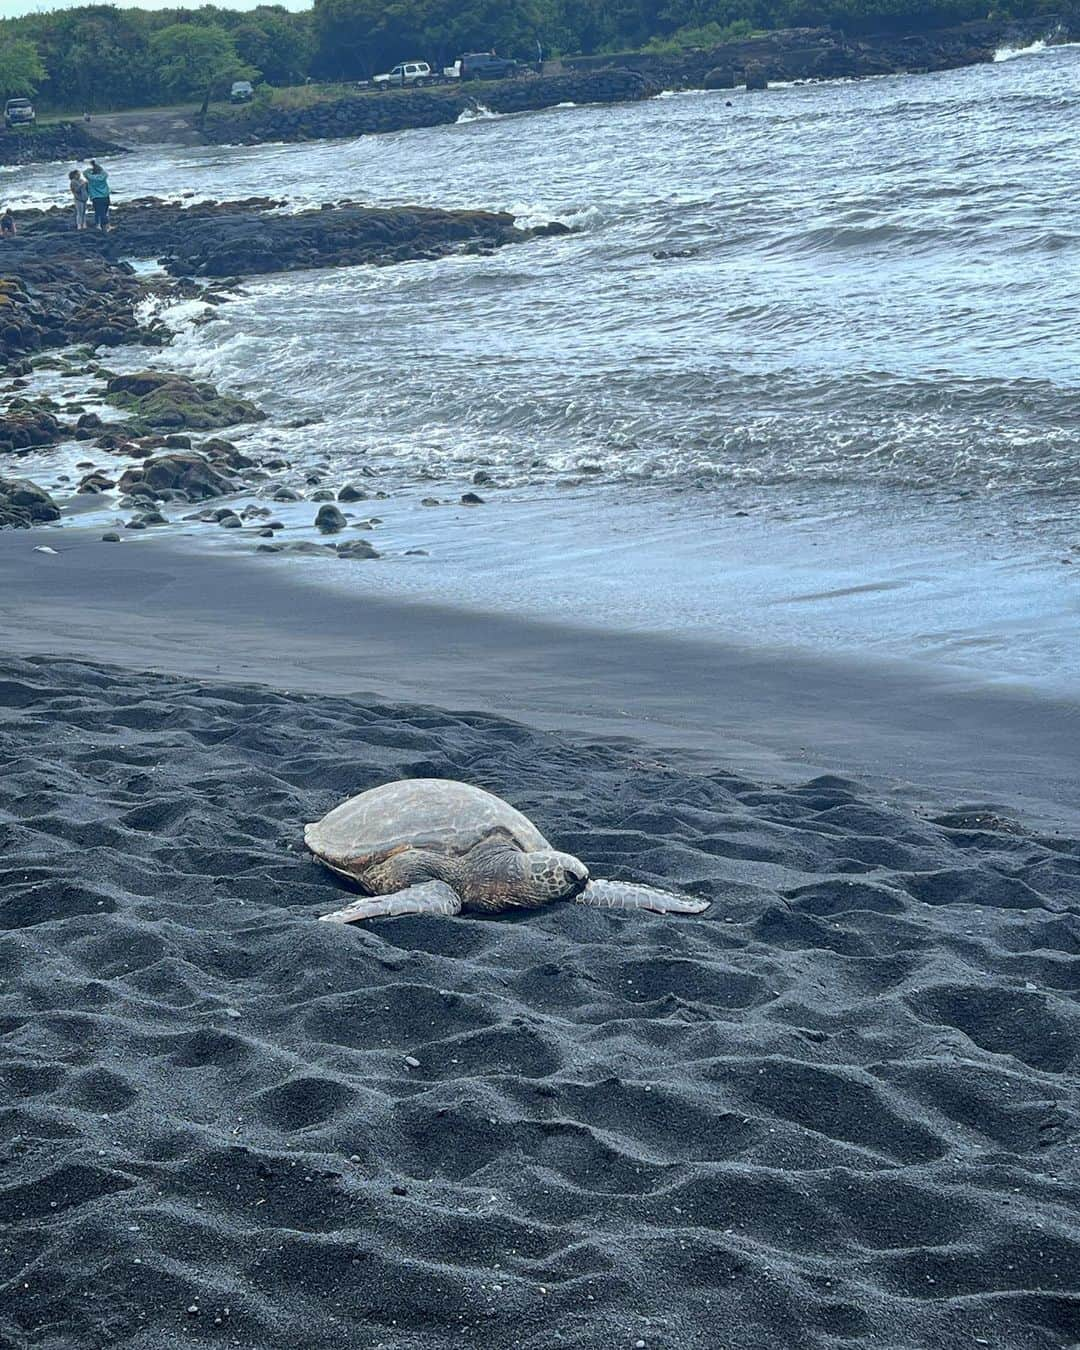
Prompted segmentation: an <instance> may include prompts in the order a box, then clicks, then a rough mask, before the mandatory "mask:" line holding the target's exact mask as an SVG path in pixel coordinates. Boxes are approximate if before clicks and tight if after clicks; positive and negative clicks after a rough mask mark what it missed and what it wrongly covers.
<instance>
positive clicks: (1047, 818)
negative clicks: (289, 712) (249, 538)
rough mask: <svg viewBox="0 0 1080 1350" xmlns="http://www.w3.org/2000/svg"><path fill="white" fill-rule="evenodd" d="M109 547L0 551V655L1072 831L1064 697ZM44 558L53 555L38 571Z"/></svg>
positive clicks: (894, 665)
mask: <svg viewBox="0 0 1080 1350" xmlns="http://www.w3.org/2000/svg"><path fill="white" fill-rule="evenodd" d="M99 540H100V535H99V534H98V533H97V532H93V533H91V532H89V531H80V530H76V529H74V528H72V527H67V528H65V529H64V530H62V531H59V532H57V531H48V530H46V531H38V532H36V534H35V535H34V536H33V537H32V538H31V537H29V536H28V535H27V534H26V533H23V532H19V531H7V532H4V533H3V534H0V571H2V574H3V575H4V577H5V589H6V592H7V595H6V597H5V598H4V599H2V600H0V644H2V645H3V647H4V649H5V650H7V651H10V652H14V653H19V654H22V655H25V656H40V655H46V654H47V655H51V656H55V657H58V658H65V659H77V660H93V661H100V662H108V663H113V664H116V665H117V666H121V667H134V668H138V669H145V670H160V671H162V672H163V673H166V674H170V675H183V676H187V677H195V678H200V679H210V680H215V681H217V680H248V679H254V680H255V681H256V682H260V683H265V682H266V680H267V675H268V674H271V673H272V674H271V679H270V682H271V683H273V684H275V685H277V686H278V687H287V688H291V689H294V690H306V691H309V692H311V693H317V694H334V695H338V694H341V695H346V694H363V695H365V696H377V697H379V698H381V699H389V700H391V701H400V700H402V699H404V700H406V701H410V702H416V703H423V704H430V705H434V706H438V707H442V708H459V709H460V708H472V709H477V710H481V711H485V712H490V713H493V714H495V715H498V716H509V717H515V718H520V719H522V720H523V721H525V722H527V723H530V724H532V725H536V726H541V727H547V728H551V729H555V730H557V731H571V732H573V733H574V734H586V735H590V734H591V735H599V736H602V737H616V738H630V739H637V740H641V741H642V742H644V743H648V744H651V745H652V746H654V747H657V748H660V749H665V750H677V751H679V752H681V753H684V754H687V753H689V754H690V755H691V757H692V758H693V757H695V756H696V757H698V758H703V759H704V761H706V762H708V763H711V764H720V763H724V764H729V765H732V766H734V767H736V768H737V769H738V770H740V771H743V772H749V773H751V774H753V775H756V776H766V777H769V778H775V777H779V778H782V779H784V780H786V781H788V782H791V781H793V780H794V779H796V778H798V777H800V776H805V775H806V774H807V773H810V772H811V771H814V772H819V773H843V774H846V775H849V776H851V777H852V778H855V779H858V780H860V781H862V782H864V783H866V784H867V785H868V786H869V787H870V788H871V789H872V790H874V791H880V792H884V793H886V794H888V795H890V796H892V797H894V798H896V799H898V800H904V801H909V802H915V803H924V804H925V803H932V804H933V805H934V807H935V809H949V808H957V807H961V806H964V807H968V806H972V805H975V806H978V807H980V808H982V807H992V808H993V810H994V811H996V812H998V813H1000V814H1004V815H1017V814H1019V815H1020V816H1021V817H1023V818H1024V819H1028V820H1030V821H1032V822H1033V823H1036V824H1039V825H1045V826H1046V827H1048V828H1055V829H1057V828H1068V829H1072V830H1076V831H1078V832H1080V810H1078V808H1077V807H1076V802H1077V801H1080V768H1078V766H1080V719H1078V718H1077V716H1076V705H1075V701H1074V700H1072V699H1056V698H1052V697H1048V696H1045V695H1040V694H1038V693H1035V692H1032V691H1030V690H1025V689H1022V688H1012V689H1008V688H1005V689H1003V688H1000V687H994V686H993V685H982V684H980V682H979V681H978V680H977V679H974V678H972V677H971V676H970V675H965V674H963V673H960V672H956V671H952V672H949V671H944V670H932V669H926V668H918V667H915V666H914V665H912V664H906V663H904V662H900V661H885V660H880V661H874V660H871V659H839V658H829V657H827V656H814V655H810V654H808V653H805V652H797V651H794V650H790V649H788V650H784V649H774V648H769V647H767V646H766V647H758V648H748V647H738V646H735V645H732V644H730V643H728V644H725V643H724V642H722V641H711V640H707V639H694V638H692V637H678V636H675V637H672V636H663V635H660V634H651V633H634V632H619V631H604V630H600V629H596V628H587V627H575V626H574V625H573V624H572V623H557V622H546V621H543V620H537V619H530V618H528V617H526V616H522V615H513V614H509V613H496V612H490V613H489V612H485V611H483V610H479V609H467V608H462V607H459V606H455V605H453V604H439V603H431V602H425V601H414V600H409V599H408V598H406V597H402V596H387V595H381V596H380V595H375V594H372V593H371V592H370V591H369V590H365V589H363V588H360V589H357V590H355V591H353V592H352V593H347V592H345V591H343V590H342V589H341V588H339V587H330V586H324V585H322V584H320V582H319V580H318V578H317V577H312V576H309V575H305V574H303V573H299V572H298V573H295V574H294V573H293V571H292V569H291V568H290V569H285V568H282V567H279V566H278V565H277V563H276V561H275V560H273V559H270V560H262V559H255V558H250V559H248V558H244V557H241V556H220V555H217V556H215V555H213V554H210V553H204V552H199V551H196V550H185V549H184V548H183V544H182V541H179V543H178V544H175V543H173V541H171V540H169V539H167V538H164V537H152V538H147V539H145V540H144V539H143V538H141V537H140V539H139V540H138V542H136V543H125V544H124V545H123V546H122V547H116V546H115V545H114V546H108V545H103V544H101V543H100V542H99ZM39 541H41V542H44V541H48V542H49V543H50V544H51V545H54V546H55V547H57V548H58V549H59V550H60V552H59V553H58V555H57V556H55V557H50V556H47V555H41V554H37V553H35V552H34V548H33V543H36V542H39ZM83 559H86V562H85V563H84V562H83ZM91 560H92V561H91ZM268 562H269V566H268V565H267V563H268ZM336 565H337V566H342V567H345V566H358V567H363V568H368V567H373V566H378V565H379V564H377V563H357V564H346V563H340V564H336ZM208 595H213V596H214V597H215V603H214V607H213V609H212V610H210V609H209V608H208V606H207V602H206V597H207V596H208ZM27 612H29V613H31V614H32V615H33V616H34V621H33V626H32V628H31V629H29V630H27V628H26V626H25V618H24V616H25V615H26V613H27Z"/></svg>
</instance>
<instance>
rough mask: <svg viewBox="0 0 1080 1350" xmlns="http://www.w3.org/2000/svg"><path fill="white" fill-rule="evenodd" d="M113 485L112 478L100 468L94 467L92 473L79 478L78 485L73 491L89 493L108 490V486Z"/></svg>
mask: <svg viewBox="0 0 1080 1350" xmlns="http://www.w3.org/2000/svg"><path fill="white" fill-rule="evenodd" d="M115 486H116V482H115V480H114V479H112V478H109V477H107V475H106V474H104V473H102V471H101V470H100V469H95V470H94V471H93V472H92V473H88V474H84V475H83V476H82V478H80V479H79V486H78V487H77V488H76V489H75V491H76V492H90V493H95V492H108V491H109V489H110V488H114V487H115Z"/></svg>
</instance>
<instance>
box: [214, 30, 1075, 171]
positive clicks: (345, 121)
mask: <svg viewBox="0 0 1080 1350" xmlns="http://www.w3.org/2000/svg"><path fill="white" fill-rule="evenodd" d="M1078 35H1080V22H1078V21H1077V19H1076V18H1075V17H1070V16H1068V15H1064V16H1049V15H1043V16H1040V17H1038V18H1036V19H1028V20H1012V19H988V20H985V21H981V22H977V23H967V24H961V25H958V26H956V27H953V28H942V29H938V30H936V31H933V32H927V33H919V34H909V35H895V34H889V33H882V34H871V35H864V36H848V35H846V34H845V33H843V32H841V31H839V30H837V29H831V28H791V29H781V30H778V31H775V32H770V33H763V34H760V35H758V36H755V37H751V38H746V39H742V40H739V41H733V42H725V43H723V44H721V45H720V46H718V47H713V48H709V49H698V50H692V51H686V52H681V53H665V54H653V53H648V52H623V53H620V54H618V55H600V56H588V57H572V58H567V59H564V60H563V61H561V62H559V63H557V64H558V65H559V66H560V67H561V70H560V73H557V74H544V75H540V76H535V75H528V76H524V77H521V78H518V79H514V80H503V81H498V82H493V83H486V82H485V83H483V84H476V85H469V86H458V87H456V88H439V89H425V90H414V91H391V92H389V93H373V92H370V91H368V92H364V91H357V93H355V94H352V95H349V96H348V97H346V98H339V99H328V100H326V101H325V102H321V103H314V104H312V105H310V106H309V107H306V108H278V107H273V106H268V107H262V106H250V107H247V108H244V109H241V110H238V111H231V110H230V111H228V112H219V113H214V114H212V115H211V116H210V117H208V118H207V119H206V122H205V124H204V126H203V135H204V136H205V138H206V139H207V140H209V141H212V142H214V143H217V144H241V145H254V144H258V143H260V142H263V141H287V142H288V141H307V140H327V139H334V138H344V137H353V136H367V135H377V134H381V133H385V132H392V131H404V130H408V129H411V128H418V127H433V126H444V125H447V124H448V123H451V122H455V121H457V119H458V118H459V117H460V116H461V114H462V113H463V112H466V111H468V110H470V109H475V108H476V107H478V106H482V107H484V108H486V109H488V110H489V111H491V112H495V113H504V114H505V113H517V112H526V111H537V110H539V109H543V108H550V107H554V106H556V105H558V104H560V103H624V102H636V101H640V100H642V99H647V98H653V97H655V96H656V95H657V94H659V93H660V92H661V91H662V90H665V89H674V90H685V89H726V88H735V87H737V86H741V85H745V86H746V87H747V88H764V87H766V86H767V85H768V84H769V83H772V82H790V81H800V80H830V79H860V78H865V77H868V76H871V75H890V74H901V73H904V72H913V73H921V72H925V71H938V70H951V69H955V68H957V67H961V66H968V65H977V64H980V63H984V62H989V61H992V60H993V59H994V54H995V52H997V51H998V50H999V49H1000V48H1001V47H1002V46H1006V45H1009V44H1010V43H1012V44H1014V45H1017V46H1023V45H1026V44H1030V43H1032V42H1034V41H1036V40H1040V39H1041V40H1047V41H1051V42H1053V41H1059V42H1065V41H1069V40H1072V39H1075V38H1077V36H1078Z"/></svg>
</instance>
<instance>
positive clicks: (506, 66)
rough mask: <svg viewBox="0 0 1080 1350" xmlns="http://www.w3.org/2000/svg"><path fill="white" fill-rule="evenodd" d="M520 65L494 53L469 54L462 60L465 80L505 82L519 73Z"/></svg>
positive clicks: (462, 75) (462, 74)
mask: <svg viewBox="0 0 1080 1350" xmlns="http://www.w3.org/2000/svg"><path fill="white" fill-rule="evenodd" d="M518 68H519V67H518V63H517V62H516V61H510V60H508V59H507V58H506V57H505V56H495V55H494V53H492V52H469V53H468V54H467V55H465V56H463V57H462V58H461V78H462V79H463V80H505V79H506V78H507V76H509V75H516V74H517V73H518Z"/></svg>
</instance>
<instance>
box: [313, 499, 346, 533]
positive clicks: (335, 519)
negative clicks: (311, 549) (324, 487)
mask: <svg viewBox="0 0 1080 1350" xmlns="http://www.w3.org/2000/svg"><path fill="white" fill-rule="evenodd" d="M348 523H349V522H348V521H347V520H346V519H345V517H344V516H343V515H342V513H341V512H340V511H339V510H338V509H337V507H336V506H330V505H327V506H320V507H319V511H318V514H317V515H316V517H315V528H316V529H317V530H318V531H319V532H320V533H321V534H337V532H338V531H339V530H343V529H344V528H345V526H346V525H347V524H348Z"/></svg>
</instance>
